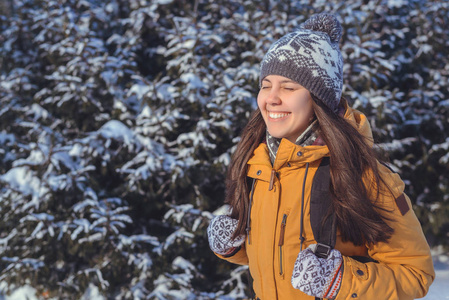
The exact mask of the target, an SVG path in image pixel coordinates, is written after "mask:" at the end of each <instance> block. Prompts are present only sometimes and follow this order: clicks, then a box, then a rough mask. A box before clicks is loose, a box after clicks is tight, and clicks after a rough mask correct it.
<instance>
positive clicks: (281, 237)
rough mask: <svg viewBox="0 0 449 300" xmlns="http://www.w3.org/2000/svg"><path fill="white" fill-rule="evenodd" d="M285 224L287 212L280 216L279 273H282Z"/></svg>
mask: <svg viewBox="0 0 449 300" xmlns="http://www.w3.org/2000/svg"><path fill="white" fill-rule="evenodd" d="M286 224H287V214H284V216H283V217H282V223H281V232H280V235H279V243H278V246H279V275H284V268H283V261H282V260H283V257H282V255H283V253H282V246H283V245H284V235H285V225H286Z"/></svg>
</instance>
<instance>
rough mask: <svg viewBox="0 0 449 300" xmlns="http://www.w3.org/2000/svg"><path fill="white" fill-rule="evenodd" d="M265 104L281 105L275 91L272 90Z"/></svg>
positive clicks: (277, 93)
mask: <svg viewBox="0 0 449 300" xmlns="http://www.w3.org/2000/svg"><path fill="white" fill-rule="evenodd" d="M267 103H269V104H272V105H275V104H280V103H281V98H279V92H278V91H277V90H276V89H272V90H271V91H270V94H269V95H268V97H267Z"/></svg>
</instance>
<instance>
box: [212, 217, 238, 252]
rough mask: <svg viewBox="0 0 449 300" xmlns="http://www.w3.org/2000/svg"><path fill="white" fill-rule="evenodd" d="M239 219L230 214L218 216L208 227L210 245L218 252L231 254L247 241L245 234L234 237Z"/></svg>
mask: <svg viewBox="0 0 449 300" xmlns="http://www.w3.org/2000/svg"><path fill="white" fill-rule="evenodd" d="M237 224H238V221H237V220H235V219H232V218H230V217H228V216H224V215H221V216H216V217H214V218H213V219H212V220H211V221H210V224H209V226H208V227H207V237H208V239H209V247H210V249H211V250H212V251H214V252H215V253H217V254H221V255H226V254H230V253H232V252H233V250H235V249H236V248H237V247H239V246H241V245H242V244H243V243H244V242H245V235H239V236H238V237H237V238H235V239H232V235H233V234H234V232H235V229H236V228H237Z"/></svg>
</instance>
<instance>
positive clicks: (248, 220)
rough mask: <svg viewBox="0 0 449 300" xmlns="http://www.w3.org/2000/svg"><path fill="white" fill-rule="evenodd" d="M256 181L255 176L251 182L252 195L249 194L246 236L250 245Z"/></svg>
mask: <svg viewBox="0 0 449 300" xmlns="http://www.w3.org/2000/svg"><path fill="white" fill-rule="evenodd" d="M255 183H256V179H255V178H253V181H252V183H251V195H250V196H249V206H248V218H247V220H246V236H247V237H248V245H251V238H250V235H249V234H250V231H251V206H252V203H253V195H254V184H255Z"/></svg>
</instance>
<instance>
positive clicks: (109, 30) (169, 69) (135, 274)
mask: <svg viewBox="0 0 449 300" xmlns="http://www.w3.org/2000/svg"><path fill="white" fill-rule="evenodd" d="M325 10H326V11H329V12H333V13H335V14H337V15H338V18H339V20H340V21H341V23H342V25H343V27H344V34H343V37H342V41H341V49H342V53H343V57H344V61H345V66H344V79H345V86H344V96H345V97H347V98H349V99H350V100H351V101H352V103H353V106H354V107H355V108H357V109H359V110H361V111H363V112H364V113H365V114H366V115H367V116H368V118H369V120H370V122H371V126H372V128H373V131H374V134H375V139H376V142H377V143H379V146H380V147H381V148H382V149H383V150H384V151H385V152H386V153H387V154H388V155H389V159H390V163H391V167H392V168H393V169H394V170H395V171H397V172H398V173H400V175H401V177H402V178H403V179H404V181H405V183H406V185H407V186H406V192H407V193H408V195H409V196H410V198H411V199H412V201H413V203H414V206H413V208H414V211H415V213H416V214H417V216H418V218H419V220H420V222H421V224H422V227H423V230H424V233H425V235H426V237H427V240H428V242H429V244H430V245H431V247H432V249H433V252H434V254H435V265H436V266H438V267H439V268H440V269H441V270H443V271H441V272H440V273H439V274H446V273H447V274H448V275H449V271H448V270H449V267H447V266H448V264H446V263H447V261H448V256H447V254H448V250H449V234H448V232H449V176H448V175H449V152H448V150H449V3H448V2H447V1H437V0H428V1H425V0H408V1H407V0H348V1H336V0H326V1H324V0H315V1H313V0H297V1H293V0H291V1H290V0H280V1H270V0H264V1H262V0H252V1H243V0H242V1H229V0H191V1H187V0H185V1H182V0H152V1H151V0H150V1H149V0H111V1H100V0H79V1H78V0H55V1H52V0H48V1H44V0H0V291H1V293H3V295H4V296H1V295H0V299H3V298H4V297H8V296H7V295H11V294H13V295H16V296H17V297H19V298H17V299H20V297H25V296H24V294H21V295H22V296H20V295H19V296H18V294H17V293H16V294H14V293H15V292H17V291H18V290H22V291H23V290H24V289H26V290H27V293H28V294H29V297H35V298H36V299H50V298H53V299H62V298H64V299H81V298H83V299H244V298H246V297H247V296H248V295H249V291H248V284H247V283H248V277H247V269H246V267H239V266H236V265H232V264H229V263H226V262H224V261H221V260H219V259H218V258H217V257H215V256H214V255H213V253H212V252H211V251H210V250H209V247H208V243H207V238H206V234H205V230H206V227H207V225H208V222H209V220H210V218H211V217H212V215H213V213H218V212H219V211H223V210H224V207H223V204H224V203H223V202H224V193H225V190H224V179H225V174H226V169H227V166H228V164H229V161H230V157H231V155H232V153H233V151H234V149H235V146H236V144H237V142H238V140H239V138H238V136H239V134H240V131H241V130H242V128H243V126H244V125H245V123H246V121H247V119H248V117H249V114H250V112H251V111H252V110H253V109H255V107H256V100H255V99H256V95H257V92H258V73H259V62H260V61H261V59H262V57H263V55H264V53H265V52H266V51H267V50H268V47H269V46H270V45H271V44H272V42H274V41H275V40H277V39H278V38H280V37H281V36H282V35H284V34H286V33H287V32H290V31H292V30H293V29H294V28H295V27H297V26H298V25H299V24H300V23H302V22H303V21H305V20H306V19H307V18H308V17H310V16H311V15H312V14H314V13H318V12H322V11H325ZM217 210H218V211H217ZM445 272H446V273H445ZM445 276H446V275H445ZM447 278H449V276H448V277H447ZM436 286H437V287H438V285H436ZM439 287H440V288H442V287H443V284H441V285H439ZM435 290H436V288H435ZM4 299H8V298H4ZM22 299H23V298H22ZM435 299H436V298H435ZM439 299H442V298H439Z"/></svg>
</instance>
